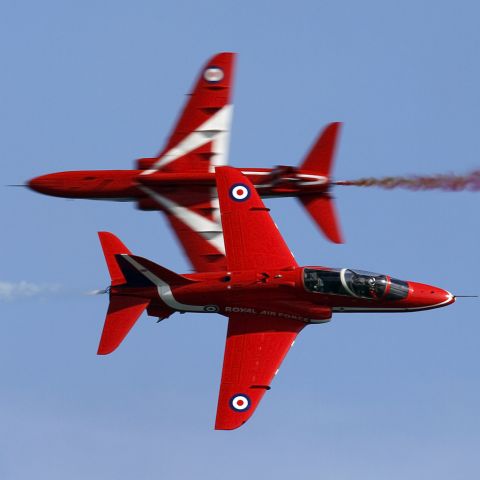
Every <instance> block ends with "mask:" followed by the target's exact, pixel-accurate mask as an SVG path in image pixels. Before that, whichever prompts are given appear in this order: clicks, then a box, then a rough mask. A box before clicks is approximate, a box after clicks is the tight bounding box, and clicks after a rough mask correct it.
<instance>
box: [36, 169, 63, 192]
mask: <svg viewBox="0 0 480 480" xmlns="http://www.w3.org/2000/svg"><path fill="white" fill-rule="evenodd" d="M27 185H28V187H29V188H31V189H32V190H35V191H36V192H38V193H43V194H45V195H61V194H62V193H63V189H64V187H65V179H64V175H63V174H62V173H49V174H48V175H41V176H40V177H35V178H32V179H31V180H30V181H29V182H28V183H27Z"/></svg>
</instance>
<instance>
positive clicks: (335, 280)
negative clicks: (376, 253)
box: [303, 268, 408, 300]
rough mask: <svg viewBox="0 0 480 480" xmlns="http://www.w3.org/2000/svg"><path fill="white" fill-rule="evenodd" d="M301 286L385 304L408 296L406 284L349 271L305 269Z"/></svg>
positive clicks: (310, 289) (396, 280)
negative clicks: (377, 300) (381, 300)
mask: <svg viewBox="0 0 480 480" xmlns="http://www.w3.org/2000/svg"><path fill="white" fill-rule="evenodd" d="M303 282H304V285H305V289H306V290H308V291H310V292H314V293H324V294H331V295H348V296H351V297H357V298H369V299H385V300H401V299H402V298H405V297H406V296H407V295H408V283H407V282H404V281H402V280H398V279H396V278H391V277H388V276H387V275H381V274H379V273H372V272H364V271H362V270H352V269H349V268H342V269H330V270H321V269H317V268H305V269H304V271H303Z"/></svg>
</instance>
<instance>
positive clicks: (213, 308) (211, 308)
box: [203, 305, 220, 313]
mask: <svg viewBox="0 0 480 480" xmlns="http://www.w3.org/2000/svg"><path fill="white" fill-rule="evenodd" d="M219 310H220V309H219V308H218V306H217V305H205V306H204V307H203V311H204V312H209V313H216V312H218V311H219Z"/></svg>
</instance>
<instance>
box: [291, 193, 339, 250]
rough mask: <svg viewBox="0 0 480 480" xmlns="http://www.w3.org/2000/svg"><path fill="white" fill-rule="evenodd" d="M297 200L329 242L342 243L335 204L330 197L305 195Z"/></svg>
mask: <svg viewBox="0 0 480 480" xmlns="http://www.w3.org/2000/svg"><path fill="white" fill-rule="evenodd" d="M299 200H300V202H302V205H303V206H304V207H305V209H306V210H307V212H308V213H309V214H310V215H311V217H312V219H313V221H314V222H315V223H316V224H317V225H318V226H319V227H320V229H321V230H322V232H323V233H324V234H325V236H326V237H327V238H328V239H329V240H331V241H332V242H334V243H343V237H342V233H341V231H340V226H339V222H338V219H337V214H336V211H335V204H334V201H333V198H332V197H330V195H326V194H324V195H320V196H319V195H316V196H314V195H305V196H303V197H299Z"/></svg>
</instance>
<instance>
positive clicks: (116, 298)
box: [97, 295, 149, 355]
mask: <svg viewBox="0 0 480 480" xmlns="http://www.w3.org/2000/svg"><path fill="white" fill-rule="evenodd" d="M148 303H149V301H148V300H146V299H144V298H137V297H128V296H122V295H110V305H109V307H108V311H107V317H106V319H105V325H104V326H103V332H102V337H101V338H100V345H99V346H98V352H97V353H98V355H107V354H109V353H112V352H113V351H114V350H115V349H116V348H117V347H118V346H119V345H120V344H121V343H122V341H123V339H124V338H125V337H126V336H127V334H128V332H129V331H130V330H131V329H132V327H133V325H134V324H135V322H136V321H137V320H138V317H140V315H141V314H142V312H143V311H144V310H145V308H146V307H147V305H148Z"/></svg>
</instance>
